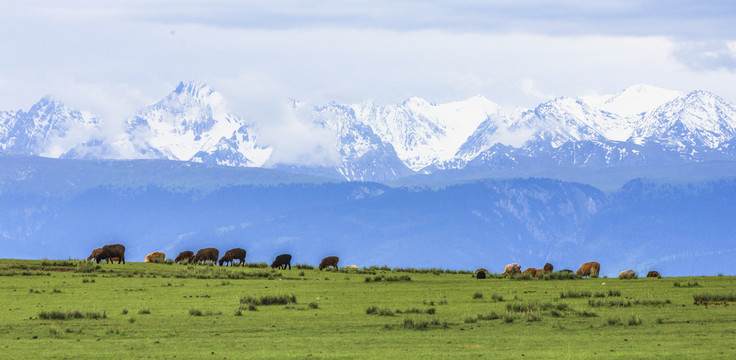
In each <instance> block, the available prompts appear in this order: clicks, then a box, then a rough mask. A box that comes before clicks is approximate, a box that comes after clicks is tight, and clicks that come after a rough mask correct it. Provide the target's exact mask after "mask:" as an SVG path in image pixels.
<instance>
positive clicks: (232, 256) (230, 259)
mask: <svg viewBox="0 0 736 360" xmlns="http://www.w3.org/2000/svg"><path fill="white" fill-rule="evenodd" d="M234 260H240V264H239V265H243V264H245V250H243V249H241V248H235V249H230V250H228V251H225V255H222V257H221V258H220V261H219V264H220V266H222V264H223V263H230V266H232V265H234V263H235V261H234Z"/></svg>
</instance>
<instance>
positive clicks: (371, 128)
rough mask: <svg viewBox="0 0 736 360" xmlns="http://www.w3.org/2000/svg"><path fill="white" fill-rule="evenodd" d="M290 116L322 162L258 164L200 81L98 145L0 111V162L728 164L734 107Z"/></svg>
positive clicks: (582, 103) (249, 133)
mask: <svg viewBox="0 0 736 360" xmlns="http://www.w3.org/2000/svg"><path fill="white" fill-rule="evenodd" d="M292 110H293V111H294V114H295V116H300V117H301V118H302V120H304V121H306V122H308V123H310V124H312V125H313V126H315V127H317V128H320V129H323V130H325V131H327V132H329V133H330V134H332V136H333V137H334V145H331V146H334V147H335V148H334V149H327V151H328V152H330V153H331V154H333V156H332V158H331V162H330V163H325V164H319V165H311V164H310V165H304V164H298V163H297V164H279V163H268V160H269V157H270V154H271V152H272V150H273V148H272V147H271V145H270V144H261V143H259V141H258V133H259V127H258V126H257V124H255V123H250V122H247V121H245V120H243V119H242V118H240V117H238V116H236V115H233V113H232V112H230V111H229V109H228V105H227V103H226V101H225V99H224V97H223V96H222V95H221V94H220V93H218V92H216V91H214V90H213V89H211V88H210V87H209V86H207V85H206V84H203V83H200V82H190V83H183V82H182V83H180V84H179V85H178V86H177V87H176V89H174V90H173V91H172V92H171V93H170V94H168V95H167V96H166V97H164V98H163V99H162V100H161V101H159V102H157V103H155V104H152V105H150V106H148V107H146V108H144V109H142V110H140V111H139V112H138V113H137V114H136V115H134V116H133V117H131V118H129V119H128V121H127V122H126V124H125V130H124V133H121V134H115V135H114V136H110V135H109V134H108V135H107V136H104V135H103V134H102V132H101V131H100V124H101V122H102V121H104V119H96V118H94V117H93V116H91V115H89V114H85V113H83V112H80V111H77V110H74V109H72V108H70V107H69V106H67V105H64V104H62V103H60V102H58V101H56V100H53V99H52V98H50V97H44V98H43V99H41V101H39V103H37V104H36V105H34V106H33V107H32V108H31V109H30V110H29V111H28V112H24V111H22V110H19V111H9V112H0V153H4V154H22V155H36V156H45V157H59V158H72V159H74V158H81V159H125V158H157V159H169V160H178V161H193V162H203V163H207V164H217V165H228V166H244V167H262V166H264V165H265V164H268V165H267V166H270V167H277V168H287V169H291V170H293V171H298V172H305V173H310V174H315V175H325V176H330V177H333V178H338V179H347V180H363V181H391V180H395V179H399V178H403V177H406V176H411V175H413V174H417V173H425V174H426V173H434V172H437V171H446V170H456V171H458V170H459V171H460V172H462V171H464V170H466V169H469V168H472V169H475V170H478V169H485V170H494V169H514V168H518V167H533V166H537V165H539V164H550V163H553V164H558V165H564V166H575V167H615V166H623V165H626V166H646V165H651V164H661V163H664V164H671V163H681V162H697V161H707V160H736V153H735V152H734V146H733V144H734V142H735V141H736V106H735V105H734V104H731V103H729V102H727V101H725V100H723V99H721V98H720V97H718V96H717V95H714V94H711V93H708V92H705V91H693V92H690V93H688V94H681V93H679V92H676V91H671V90H664V89H659V88H656V87H652V86H648V85H635V86H632V87H630V88H627V89H625V90H622V91H620V92H619V93H617V94H614V95H604V96H586V97H579V98H566V97H561V98H557V99H553V100H551V101H548V102H545V103H543V104H540V105H539V106H537V107H535V108H534V109H522V108H514V109H505V108H503V107H501V106H499V105H498V104H495V103H493V102H491V101H489V100H487V99H485V98H483V97H482V96H475V97H472V98H470V99H468V100H465V101H458V102H452V103H446V104H432V103H429V102H427V101H426V100H424V99H420V98H410V99H408V100H407V101H405V102H403V103H400V104H396V105H376V104H374V103H372V102H364V103H361V104H353V105H346V104H338V103H330V104H328V105H324V106H312V105H307V104H303V103H298V104H297V103H294V106H292Z"/></svg>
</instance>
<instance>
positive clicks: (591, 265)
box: [576, 261, 601, 277]
mask: <svg viewBox="0 0 736 360" xmlns="http://www.w3.org/2000/svg"><path fill="white" fill-rule="evenodd" d="M600 273H601V264H599V263H597V262H595V261H591V262H587V263H585V264H583V265H581V266H580V269H578V271H577V272H576V274H578V276H582V277H585V276H598V274H600Z"/></svg>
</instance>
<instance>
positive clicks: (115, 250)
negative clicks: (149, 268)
mask: <svg viewBox="0 0 736 360" xmlns="http://www.w3.org/2000/svg"><path fill="white" fill-rule="evenodd" d="M93 253H94V252H93ZM111 258H118V264H120V263H121V262H122V263H123V264H125V246H123V245H120V244H112V245H105V246H103V247H102V248H101V249H100V252H99V253H97V254H95V261H96V262H97V263H98V264H99V263H100V260H103V259H111ZM108 262H109V261H108Z"/></svg>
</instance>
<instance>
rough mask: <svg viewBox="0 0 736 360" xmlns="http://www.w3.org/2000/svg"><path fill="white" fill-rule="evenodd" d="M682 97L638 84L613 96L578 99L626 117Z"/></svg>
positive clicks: (672, 91) (654, 87) (672, 92)
mask: <svg viewBox="0 0 736 360" xmlns="http://www.w3.org/2000/svg"><path fill="white" fill-rule="evenodd" d="M682 95H684V94H683V93H681V92H679V91H675V90H667V89H662V88H658V87H656V86H652V85H646V84H638V85H634V86H630V87H628V88H626V89H624V90H621V91H619V92H618V93H616V94H613V95H601V96H595V95H593V96H583V97H580V99H581V100H583V101H584V102H586V103H587V104H588V105H589V106H591V107H593V108H596V109H598V110H601V111H606V112H610V113H614V114H618V115H621V116H624V117H626V116H634V115H640V114H642V113H646V112H650V111H652V110H654V109H656V108H657V107H659V106H661V105H662V104H665V103H667V102H670V101H672V100H674V99H676V98H678V97H680V96H682Z"/></svg>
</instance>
